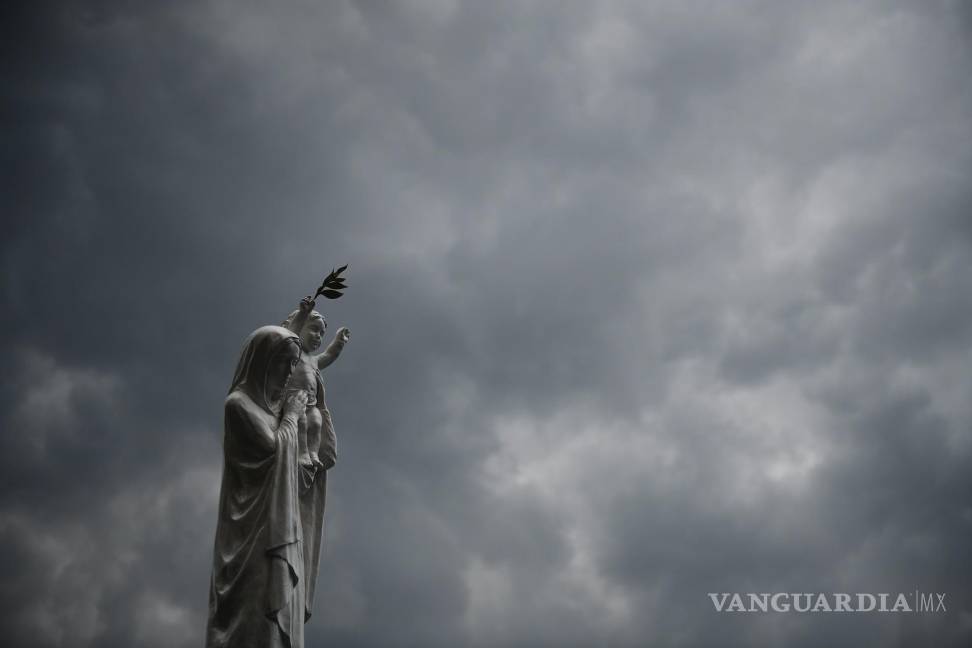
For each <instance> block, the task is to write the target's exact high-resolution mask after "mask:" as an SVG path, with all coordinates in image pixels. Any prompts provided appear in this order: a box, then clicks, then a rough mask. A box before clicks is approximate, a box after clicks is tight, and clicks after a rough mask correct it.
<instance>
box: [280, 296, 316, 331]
mask: <svg viewBox="0 0 972 648" xmlns="http://www.w3.org/2000/svg"><path fill="white" fill-rule="evenodd" d="M312 310H314V298H313V297H311V296H310V295H308V296H307V297H304V298H303V299H301V300H300V305H299V306H298V307H297V314H296V315H294V318H293V319H292V320H290V321H289V322H287V328H288V329H290V330H291V331H293V332H294V333H296V334H297V335H300V329H302V328H304V323H305V322H306V321H307V316H308V315H310V314H311V311H312Z"/></svg>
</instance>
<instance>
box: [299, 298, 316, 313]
mask: <svg viewBox="0 0 972 648" xmlns="http://www.w3.org/2000/svg"><path fill="white" fill-rule="evenodd" d="M314 306H315V302H314V298H313V297H311V296H310V295H307V296H306V297H304V298H303V299H301V300H300V312H301V313H309V312H311V311H312V310H314Z"/></svg>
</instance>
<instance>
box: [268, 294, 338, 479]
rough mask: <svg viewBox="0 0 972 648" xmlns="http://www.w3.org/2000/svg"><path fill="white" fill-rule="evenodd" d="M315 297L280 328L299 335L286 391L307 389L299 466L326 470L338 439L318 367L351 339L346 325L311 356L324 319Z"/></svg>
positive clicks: (318, 342)
mask: <svg viewBox="0 0 972 648" xmlns="http://www.w3.org/2000/svg"><path fill="white" fill-rule="evenodd" d="M314 305H315V302H314V298H313V297H310V296H308V297H305V298H304V299H302V300H301V302H300V306H299V307H298V308H297V310H295V311H294V312H292V313H291V314H290V315H289V316H288V317H287V319H286V320H284V323H283V327H284V328H286V329H289V330H291V331H293V332H294V333H296V334H297V335H298V336H299V337H300V345H301V352H300V359H299V360H298V362H297V366H296V367H294V372H293V374H292V375H291V377H290V382H289V383H288V384H287V391H288V392H290V391H306V392H307V396H308V397H307V409H306V417H304V419H303V421H302V422H301V424H300V426H299V428H298V430H297V435H298V443H299V452H300V463H301V465H303V466H305V467H308V468H313V469H323V470H328V469H329V468H331V467H332V466H334V464H335V462H336V461H337V439H336V438H335V435H334V427H333V425H332V424H331V413H330V412H329V411H328V409H327V405H326V404H325V403H324V381H323V379H322V378H321V372H320V370H321V369H323V368H324V367H327V366H328V365H330V364H331V363H332V362H334V361H335V360H337V357H338V356H339V355H341V352H342V351H343V350H344V345H345V344H347V343H348V341H349V340H350V339H351V331H349V330H348V329H347V328H346V327H343V326H342V327H341V328H339V329H338V330H337V333H336V334H335V336H334V340H333V341H331V344H330V345H328V347H327V349H325V351H324V352H323V353H319V354H317V355H313V353H314V351H317V349H318V348H320V346H321V340H322V338H323V336H324V331H325V330H326V329H327V322H326V321H325V320H324V316H323V315H321V314H320V313H318V312H317V311H316V310H314Z"/></svg>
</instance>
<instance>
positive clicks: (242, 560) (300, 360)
mask: <svg viewBox="0 0 972 648" xmlns="http://www.w3.org/2000/svg"><path fill="white" fill-rule="evenodd" d="M342 270H343V268H342ZM339 274H340V270H339V271H338V272H337V275H336V274H335V272H334V271H332V273H331V275H329V276H328V279H326V280H325V283H324V284H322V286H321V288H320V289H318V294H325V293H330V294H325V296H327V297H329V298H331V299H334V298H336V296H340V295H339V294H338V292H337V290H336V289H335V288H338V286H336V285H335V283H340V279H339V277H338V279H337V280H336V281H335V277H336V276H338V275H339ZM329 281H330V282H331V283H330V284H329V283H328V282H329ZM329 285H330V286H331V287H330V288H327V289H326V290H325V288H326V287H328V286H329ZM339 287H340V288H343V287H344V286H343V284H341V285H340V286H339ZM315 296H316V295H315ZM313 308H314V299H313V298H312V297H308V298H306V299H304V300H303V301H302V302H301V306H300V308H299V309H298V310H297V311H294V313H291V316H290V317H289V318H288V319H287V321H286V324H287V325H288V326H289V327H292V329H293V330H291V328H287V327H283V326H264V327H261V328H258V329H257V330H256V331H254V332H253V333H252V334H250V336H249V337H248V338H247V340H246V343H245V344H244V346H243V352H242V354H241V355H240V360H239V363H238V364H237V368H236V373H235V375H234V377H233V383H232V385H231V386H230V392H229V395H228V396H227V397H226V400H225V403H224V418H223V422H224V423H223V479H222V484H221V486H220V495H219V519H218V521H217V526H216V541H215V547H214V551H213V572H212V577H211V582H210V592H209V619H208V622H207V627H206V646H207V648H277V647H280V648H285V647H286V648H303V645H304V623H305V622H307V620H309V619H310V617H311V610H312V607H313V601H314V591H315V586H316V582H317V572H318V565H319V564H320V556H321V538H322V534H323V520H324V500H325V495H326V492H327V470H328V469H329V468H331V467H332V466H333V465H334V463H335V461H336V460H337V453H336V444H335V436H334V428H333V425H332V423H331V415H330V412H329V411H328V409H327V406H326V405H325V404H324V384H323V381H322V380H321V377H320V373H319V369H320V368H322V367H325V366H327V365H329V364H331V363H332V362H333V361H334V360H335V359H336V358H337V356H338V355H340V353H341V350H342V349H343V348H344V345H345V344H347V342H348V340H350V337H351V333H350V331H348V330H347V329H346V328H341V329H339V330H338V332H337V335H336V337H335V339H334V341H333V342H332V343H331V344H330V345H329V346H328V348H327V350H326V351H324V353H321V354H319V355H312V353H313V351H315V350H316V349H317V348H318V347H319V346H320V343H321V336H322V335H323V332H324V329H325V326H326V324H325V322H324V318H323V317H322V316H321V315H320V313H317V311H315V310H313Z"/></svg>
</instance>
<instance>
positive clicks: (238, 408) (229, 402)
mask: <svg viewBox="0 0 972 648" xmlns="http://www.w3.org/2000/svg"><path fill="white" fill-rule="evenodd" d="M256 409H257V404H256V403H254V402H253V399H251V398H250V397H249V396H247V395H246V393H245V392H244V391H243V390H241V389H237V390H234V391H232V392H230V394H229V396H227V397H226V400H225V401H223V411H224V412H225V413H227V414H230V413H232V414H237V415H239V414H245V413H251V412H253V411H255V410H256Z"/></svg>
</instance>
